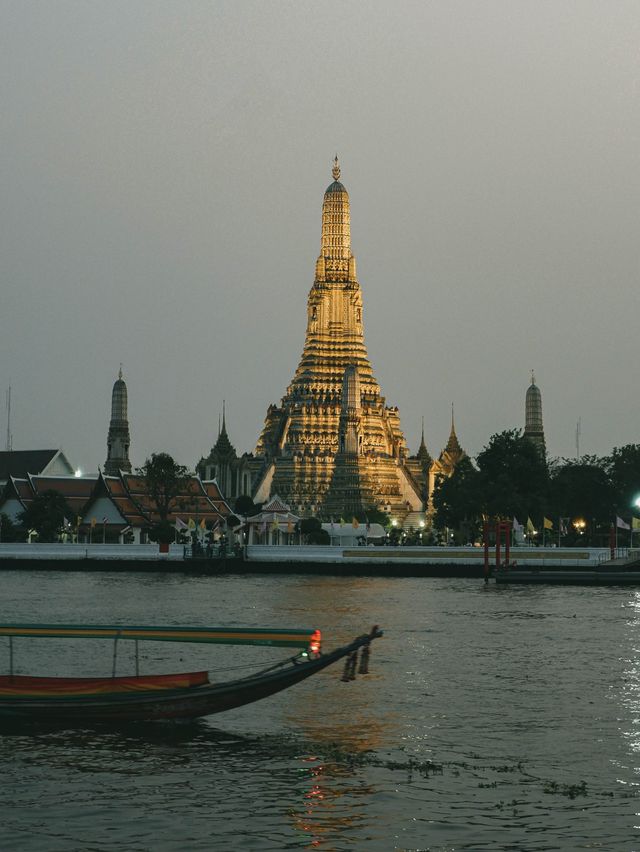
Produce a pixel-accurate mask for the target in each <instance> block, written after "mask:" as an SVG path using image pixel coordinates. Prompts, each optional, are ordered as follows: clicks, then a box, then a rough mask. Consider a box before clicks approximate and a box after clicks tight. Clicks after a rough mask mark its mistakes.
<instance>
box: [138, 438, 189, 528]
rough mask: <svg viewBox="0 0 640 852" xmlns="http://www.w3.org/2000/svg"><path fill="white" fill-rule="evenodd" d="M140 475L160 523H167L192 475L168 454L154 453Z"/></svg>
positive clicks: (139, 470) (140, 470)
mask: <svg viewBox="0 0 640 852" xmlns="http://www.w3.org/2000/svg"><path fill="white" fill-rule="evenodd" d="M138 473H139V474H140V476H142V477H143V478H144V479H145V481H146V484H147V491H148V493H149V497H150V498H151V499H152V501H153V502H154V504H155V508H156V511H157V513H158V515H159V516H160V521H161V522H163V521H167V518H168V517H169V515H170V514H171V512H172V511H173V510H174V509H175V508H177V498H178V497H179V495H180V494H182V493H184V491H185V490H186V487H187V483H188V482H189V478H190V473H189V469H188V468H187V467H184V465H181V464H176V462H175V461H174V460H173V458H172V457H171V456H170V455H169V454H168V453H152V454H151V458H150V459H147V460H146V461H145V463H144V464H143V465H142V467H139V468H138Z"/></svg>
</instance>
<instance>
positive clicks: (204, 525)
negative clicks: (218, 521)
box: [200, 518, 207, 530]
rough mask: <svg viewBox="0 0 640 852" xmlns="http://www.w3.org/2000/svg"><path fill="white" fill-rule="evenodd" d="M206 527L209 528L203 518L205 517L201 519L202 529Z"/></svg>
mask: <svg viewBox="0 0 640 852" xmlns="http://www.w3.org/2000/svg"><path fill="white" fill-rule="evenodd" d="M206 528H207V525H206V524H205V522H204V518H203V519H202V520H201V521H200V529H201V530H206Z"/></svg>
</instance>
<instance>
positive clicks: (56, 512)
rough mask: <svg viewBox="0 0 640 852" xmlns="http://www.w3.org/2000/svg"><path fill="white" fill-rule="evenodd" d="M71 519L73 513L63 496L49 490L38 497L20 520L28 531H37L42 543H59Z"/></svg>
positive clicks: (21, 515) (22, 514)
mask: <svg viewBox="0 0 640 852" xmlns="http://www.w3.org/2000/svg"><path fill="white" fill-rule="evenodd" d="M71 517H73V512H72V510H71V508H70V506H69V504H68V503H67V501H66V500H65V498H64V497H63V496H62V494H59V493H58V492H57V491H53V490H49V491H43V492H42V494H38V495H36V497H35V498H34V499H33V501H32V502H31V503H30V504H29V505H28V506H27V508H26V509H25V510H24V511H23V512H21V513H20V515H19V517H18V520H19V522H20V524H21V525H22V526H23V527H24V528H25V529H26V530H35V531H36V532H37V533H38V537H39V539H40V541H58V539H59V537H60V535H61V533H62V531H63V530H64V528H65V522H68V521H69V519H70V518H71Z"/></svg>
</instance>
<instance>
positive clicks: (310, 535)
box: [298, 518, 331, 544]
mask: <svg viewBox="0 0 640 852" xmlns="http://www.w3.org/2000/svg"><path fill="white" fill-rule="evenodd" d="M298 528H299V530H300V532H301V533H302V535H303V536H304V539H305V542H306V543H307V544H329V542H330V540H331V539H330V536H329V533H328V532H327V531H326V530H323V529H322V523H321V521H320V519H319V518H302V519H301V520H300V522H299V525H298Z"/></svg>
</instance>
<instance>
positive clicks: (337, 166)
mask: <svg viewBox="0 0 640 852" xmlns="http://www.w3.org/2000/svg"><path fill="white" fill-rule="evenodd" d="M331 174H332V175H333V179H334V180H338V179H339V177H340V163H339V162H338V155H337V154H336V156H335V159H334V161H333V168H332V169H331Z"/></svg>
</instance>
